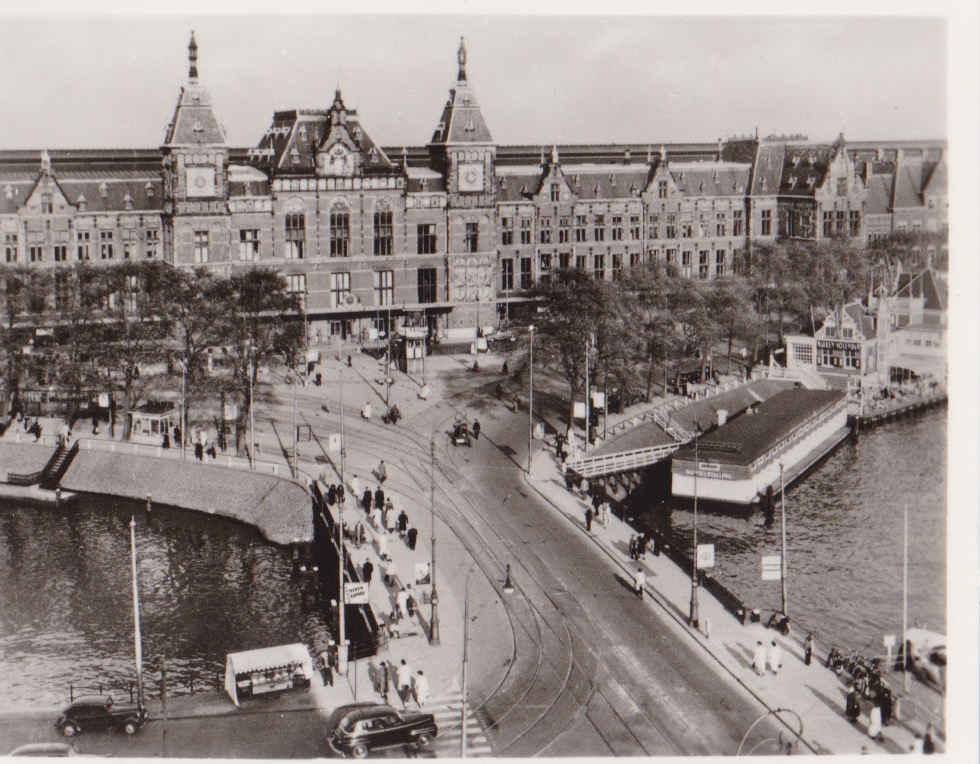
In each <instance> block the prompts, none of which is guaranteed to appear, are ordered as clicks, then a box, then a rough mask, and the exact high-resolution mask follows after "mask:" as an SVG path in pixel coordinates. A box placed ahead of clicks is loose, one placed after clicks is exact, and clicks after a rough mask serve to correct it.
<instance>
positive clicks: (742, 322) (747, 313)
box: [706, 276, 756, 359]
mask: <svg viewBox="0 0 980 764" xmlns="http://www.w3.org/2000/svg"><path fill="white" fill-rule="evenodd" d="M706 298H707V307H708V310H709V311H710V313H711V315H712V316H713V317H714V320H715V322H716V323H717V324H718V327H719V329H720V330H721V332H722V335H723V337H724V338H725V339H726V340H727V341H728V358H729V359H731V357H732V345H733V344H734V342H735V340H736V339H737V338H745V339H747V338H749V337H750V336H751V334H752V333H753V330H754V328H755V324H756V320H755V314H754V311H753V310H752V301H751V287H750V286H749V284H748V283H746V282H745V281H744V280H743V279H741V278H739V277H738V276H733V277H731V278H725V279H717V280H715V281H713V282H711V287H710V289H709V290H708V294H707V295H706Z"/></svg>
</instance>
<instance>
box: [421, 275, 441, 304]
mask: <svg viewBox="0 0 980 764" xmlns="http://www.w3.org/2000/svg"><path fill="white" fill-rule="evenodd" d="M418 282H419V302H435V301H436V299H437V297H436V269H435V268H419V269H418Z"/></svg>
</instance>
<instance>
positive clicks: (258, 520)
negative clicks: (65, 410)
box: [61, 439, 313, 545]
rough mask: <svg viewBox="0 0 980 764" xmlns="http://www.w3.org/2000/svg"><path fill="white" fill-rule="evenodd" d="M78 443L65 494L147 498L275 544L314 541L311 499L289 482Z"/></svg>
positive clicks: (301, 488)
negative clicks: (243, 526) (230, 523)
mask: <svg viewBox="0 0 980 764" xmlns="http://www.w3.org/2000/svg"><path fill="white" fill-rule="evenodd" d="M80 445H81V448H80V449H79V451H78V454H77V455H76V456H75V458H74V460H73V461H72V463H71V465H70V466H69V467H68V470H67V471H66V472H65V475H64V477H63V478H62V479H61V487H62V488H64V489H65V490H67V491H73V492H78V493H90V494H104V495H111V496H120V497H123V498H128V499H136V500H140V501H145V500H146V498H147V496H150V497H151V500H152V501H153V502H155V503H159V504H165V505H167V506H173V507H180V508H182V509H189V510H194V511H197V512H206V513H208V514H214V515H220V516H222V517H227V518H230V519H232V520H238V521H239V522H243V523H247V524H249V525H252V526H254V527H256V528H258V530H259V532H260V533H261V534H262V535H263V536H264V537H265V538H266V539H268V540H269V541H271V542H273V543H276V544H283V545H285V544H294V543H306V542H309V541H312V539H313V520H312V516H311V512H310V496H309V494H308V493H307V491H306V490H305V489H304V488H303V486H301V485H299V484H298V483H295V482H293V481H292V480H287V479H284V478H280V477H277V476H275V475H268V474H260V473H257V472H249V471H244V470H240V469H235V468H231V467H222V466H217V465H209V464H201V463H200V462H198V461H196V460H194V459H188V460H187V461H183V460H179V459H158V458H156V457H155V456H153V455H145V456H144V455H142V454H139V453H120V452H119V451H115V450H102V448H103V447H108V446H110V445H114V444H109V443H106V444H102V443H100V444H98V447H96V448H93V447H91V445H90V444H87V443H86V441H85V440H84V439H83V441H82V442H81V444H80ZM87 445H88V447H86V446H87ZM134 450H135V449H134Z"/></svg>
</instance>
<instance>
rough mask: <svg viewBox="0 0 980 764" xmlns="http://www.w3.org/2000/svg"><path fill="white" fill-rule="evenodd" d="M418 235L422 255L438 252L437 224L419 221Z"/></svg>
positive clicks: (419, 249)
mask: <svg viewBox="0 0 980 764" xmlns="http://www.w3.org/2000/svg"><path fill="white" fill-rule="evenodd" d="M416 232H417V236H418V251H419V254H420V255H434V254H435V253H436V224H435V223H419V225H418V226H417V228H416Z"/></svg>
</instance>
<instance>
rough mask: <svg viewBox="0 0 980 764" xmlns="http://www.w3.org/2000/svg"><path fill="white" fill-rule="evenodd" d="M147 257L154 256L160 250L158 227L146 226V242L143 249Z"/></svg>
mask: <svg viewBox="0 0 980 764" xmlns="http://www.w3.org/2000/svg"><path fill="white" fill-rule="evenodd" d="M143 251H144V252H146V256H147V258H154V257H156V256H157V254H158V253H159V251H160V229H159V228H148V229H147V230H146V244H145V248H144V250H143Z"/></svg>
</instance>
